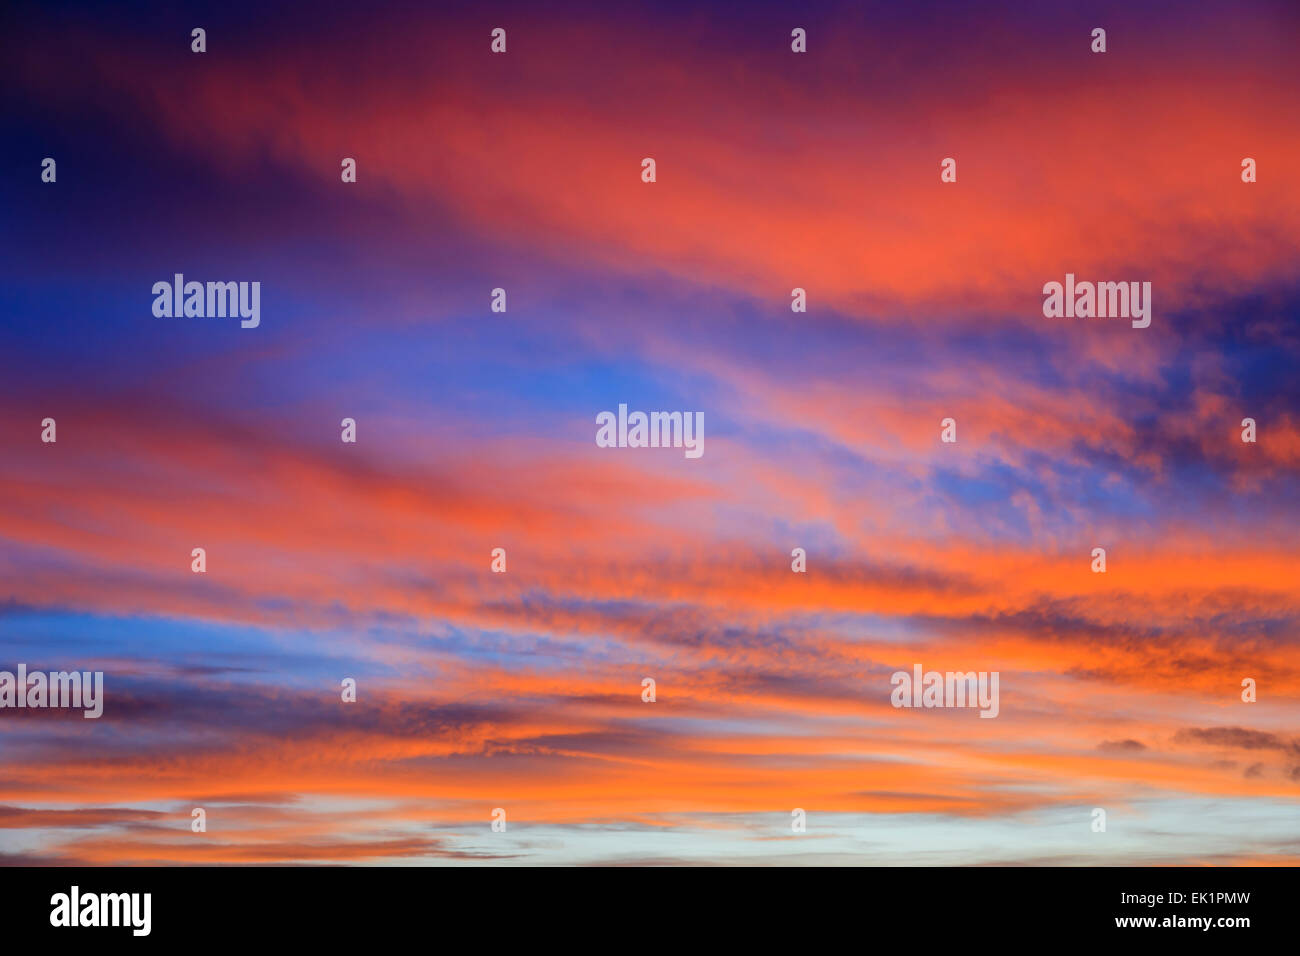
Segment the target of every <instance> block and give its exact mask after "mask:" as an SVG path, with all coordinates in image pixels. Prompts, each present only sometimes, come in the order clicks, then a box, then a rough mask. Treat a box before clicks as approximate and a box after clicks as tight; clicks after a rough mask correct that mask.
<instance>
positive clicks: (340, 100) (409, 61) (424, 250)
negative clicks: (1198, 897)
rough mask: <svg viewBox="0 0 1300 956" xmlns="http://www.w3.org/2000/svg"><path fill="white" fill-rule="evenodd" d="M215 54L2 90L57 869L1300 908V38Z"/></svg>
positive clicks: (82, 37) (1234, 16) (1050, 19)
mask: <svg viewBox="0 0 1300 956" xmlns="http://www.w3.org/2000/svg"><path fill="white" fill-rule="evenodd" d="M188 6H190V9H187V10H183V9H180V8H179V7H178V6H175V5H165V6H161V5H153V6H147V5H136V4H114V5H103V4H95V3H83V4H71V3H64V4H53V5H51V4H40V5H37V4H29V3H25V2H19V3H17V4H16V5H14V8H13V10H12V12H10V13H9V15H8V16H7V17H6V18H5V24H4V29H3V33H4V35H3V37H0V46H3V53H4V55H3V58H2V59H3V63H4V66H3V67H0V72H3V74H4V76H5V82H4V83H3V84H0V104H2V109H3V116H4V122H3V136H2V137H0V139H3V148H0V163H2V164H3V166H2V168H0V670H9V671H13V670H15V669H16V667H17V665H18V664H19V663H25V664H26V665H27V667H28V669H29V670H47V671H48V670H70V669H76V670H92V671H93V670H102V671H103V672H104V686H105V705H104V715H103V717H102V718H101V719H99V720H85V719H83V718H82V716H81V713H80V711H67V710H22V711H18V710H10V709H6V710H0V864H4V863H8V864H90V865H101V864H159V863H161V864H170V863H176V864H194V863H206V864H227V863H258V864H260V863H313V864H317V863H347V864H394V865H411V864H428V863H436V864H443V863H447V864H465V863H488V864H503V863H504V864H575V863H576V864H589V863H724V864H726V863H787V864H817V863H821V864H844V863H848V864H891V865H892V864H900V865H901V864H925V865H929V864H1098V865H1128V864H1200V863H1206V864H1229V863H1231V864H1237V863H1249V864H1273V863H1285V864H1291V865H1294V864H1297V863H1300V95H1297V90H1300V57H1297V55H1296V45H1297V41H1300V7H1297V6H1296V5H1295V4H1294V3H1292V2H1287V0H1276V2H1266V0H1254V2H1241V0H1224V2H1210V3H1186V2H1178V3H1175V2H1168V3H1147V4H1143V5H1141V6H1142V7H1143V9H1142V11H1135V10H1133V9H1132V8H1133V7H1134V6H1135V4H1133V3H1131V2H1127V0H1126V2H1115V3H1076V2H1064V0H1062V2H1057V3H1047V2H1042V0H1034V2H1030V0H1025V2H1023V3H1003V4H998V5H993V4H978V3H969V4H968V3H961V2H935V0H920V2H909V3H884V2H879V3H862V2H853V3H844V4H840V5H823V4H814V5H811V6H810V5H808V4H803V3H800V4H786V3H772V2H746V3H734V4H733V3H715V4H711V5H709V7H708V9H707V10H706V9H704V8H702V7H701V6H699V5H697V4H688V3H662V2H660V3H654V4H646V5H637V4H632V3H620V4H607V3H594V2H593V3H572V2H560V3H553V4H525V3H496V2H493V3H490V4H486V3H481V2H479V3H464V4H454V5H448V4H436V3H409V4H395V5H390V6H387V7H385V8H384V9H383V11H382V12H380V11H379V10H378V9H377V8H376V7H375V6H373V5H369V4H341V3H333V2H326V3H320V4H316V5H313V6H312V7H311V8H310V12H304V9H303V8H302V5H298V8H297V9H295V8H294V7H293V6H289V5H283V4H278V3H259V4H247V5H243V4H233V5H232V4H229V3H222V4H213V5H211V6H210V8H209V9H207V10H201V9H199V10H196V9H195V8H194V5H188ZM194 27H203V28H204V29H205V30H206V31H207V52H206V53H203V54H196V53H193V52H191V49H190V42H191V40H190V31H191V30H192V29H193V28H194ZM494 27H502V28H504V29H505V30H506V31H507V36H508V49H507V52H506V53H505V54H493V53H492V52H491V51H490V49H489V44H490V33H491V31H492V29H493V28H494ZM795 27H802V28H804V29H805V30H806V31H807V37H808V41H807V42H808V51H807V53H804V54H796V53H793V52H792V51H791V46H790V42H791V40H790V33H791V30H792V29H793V28H795ZM1095 27H1103V28H1105V29H1106V31H1107V47H1108V48H1107V52H1106V53H1104V54H1095V53H1093V52H1091V50H1090V43H1091V40H1090V34H1091V31H1092V30H1093V28H1095ZM45 157H52V158H54V159H55V160H56V161H57V181H56V182H55V183H43V182H42V181H41V175H40V174H41V161H42V159H43V158H45ZM344 157H353V158H355V159H356V162H357V181H356V183H343V182H342V181H341V178H340V163H341V161H342V159H343V158H344ZM644 157H652V158H654V159H655V161H656V165H657V180H656V182H654V183H644V182H642V179H641V161H642V159H643V158H644ZM945 157H953V158H955V159H956V162H957V181H956V182H955V183H941V182H940V176H939V172H940V162H941V160H943V159H944V158H945ZM1244 157H1251V158H1254V159H1255V160H1256V161H1257V164H1258V182H1255V183H1249V184H1248V183H1243V182H1242V178H1241V163H1242V159H1243V158H1244ZM176 273H183V274H184V275H185V277H186V279H192V280H198V281H252V280H256V281H259V282H260V283H261V324H260V326H259V327H258V328H256V329H242V328H240V323H239V320H238V319H230V318H195V317H190V318H184V317H180V318H158V317H155V315H154V314H153V312H152V309H151V306H152V302H153V295H152V293H151V289H152V286H153V284H154V283H155V282H158V281H166V282H170V281H171V280H172V277H173V275H174V274H176ZM1067 273H1073V274H1075V275H1076V276H1077V277H1079V278H1080V279H1088V280H1101V281H1110V280H1114V281H1149V282H1150V283H1151V285H1152V307H1153V308H1152V322H1151V325H1150V327H1149V328H1146V329H1134V328H1132V327H1130V324H1129V322H1128V321H1126V320H1118V321H1117V320H1108V319H1048V318H1045V317H1044V315H1043V293H1042V287H1043V285H1044V283H1047V282H1051V281H1057V282H1061V281H1063V279H1064V277H1065V275H1066V274H1067ZM497 287H500V288H504V289H506V291H507V296H508V310H507V311H506V312H505V313H494V312H492V311H491V310H490V308H489V303H490V295H491V291H492V289H494V288H497ZM795 287H799V288H803V289H806V290H807V302H808V310H807V312H806V313H794V312H792V311H791V308H790V303H791V290H792V289H793V288H795ZM620 403H623V404H627V405H628V406H629V407H630V408H632V409H641V410H647V411H648V410H677V411H691V412H694V411H701V412H703V415H704V422H705V433H704V448H705V452H704V454H703V456H702V457H700V458H698V459H691V458H688V457H686V456H685V455H684V454H683V453H682V451H681V450H676V449H633V448H618V449H611V448H599V447H597V445H596V443H595V441H594V437H595V433H596V416H597V415H598V414H599V413H600V412H602V411H606V410H616V409H617V408H618V406H619V404H620ZM47 417H50V418H54V419H55V420H56V421H57V442H55V443H53V444H49V443H44V442H42V441H41V422H42V420H43V419H45V418H47ZM345 417H351V418H354V419H355V420H356V422H357V442H356V443H355V444H344V443H343V442H341V441H340V430H341V429H340V421H341V420H342V419H343V418H345ZM947 417H951V418H953V419H955V420H956V422H957V429H958V432H957V434H958V441H957V442H956V443H955V444H948V443H943V442H941V441H940V421H941V420H942V419H944V418H947ZM1247 417H1249V418H1253V419H1255V421H1256V422H1257V428H1258V441H1257V442H1256V443H1254V444H1248V443H1243V442H1242V440H1241V431H1242V428H1241V422H1242V419H1243V418H1247ZM197 547H202V548H204V549H205V550H206V553H207V572H206V573H205V574H195V573H192V572H191V570H190V564H191V551H192V549H194V548H197ZM498 547H500V548H504V549H505V550H506V552H507V555H508V570H507V572H506V573H504V574H496V573H492V571H491V570H490V563H491V557H490V556H491V552H492V549H494V548H498ZM1097 547H1101V548H1105V550H1106V555H1107V571H1106V573H1105V574H1095V573H1093V572H1092V570H1091V568H1090V564H1091V561H1092V558H1091V552H1092V550H1093V549H1094V548H1097ZM794 548H804V549H805V550H806V552H807V563H808V569H807V572H806V573H804V574H797V573H793V572H792V570H791V551H792V549H794ZM917 663H919V664H922V665H923V666H924V667H925V668H926V669H935V670H958V671H972V670H973V671H998V672H999V673H1000V689H1001V703H1000V713H999V715H998V717H997V718H996V719H992V720H985V719H980V718H979V717H978V713H977V711H974V710H970V709H895V708H894V707H893V706H891V704H890V690H891V686H890V675H891V674H892V673H893V672H895V671H898V670H906V671H909V672H910V671H911V669H912V667H913V665H914V664H917ZM347 677H351V678H354V679H355V680H356V681H357V686H358V699H357V701H356V702H355V703H344V702H343V701H342V700H341V699H340V698H341V695H340V682H341V681H342V680H343V679H344V678H347ZM646 677H651V678H653V679H654V680H655V681H656V691H657V699H656V700H655V701H654V702H653V703H646V702H643V701H642V699H641V690H642V686H641V682H642V680H643V678H646ZM1244 678H1252V679H1254V680H1255V681H1256V682H1257V687H1258V691H1257V692H1258V701H1257V702H1255V703H1244V702H1243V701H1242V698H1241V685H1242V680H1243V679H1244ZM195 807H203V808H204V809H205V810H206V812H207V827H208V829H207V832H206V833H202V834H197V833H193V832H191V828H190V821H191V810H192V809H193V808H195ZM497 807H500V808H504V809H505V811H506V814H507V819H508V828H507V831H506V832H504V833H496V832H493V831H492V830H491V827H490V823H491V814H492V811H493V809H494V808H497ZM1098 807H1100V808H1104V809H1105V810H1106V812H1107V821H1108V826H1107V831H1106V832H1105V833H1095V832H1093V831H1092V828H1091V820H1092V811H1093V808H1098ZM794 808H802V809H804V810H805V811H806V812H807V820H808V827H807V832H806V833H803V834H798V833H792V831H791V811H792V810H793V809H794Z"/></svg>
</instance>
